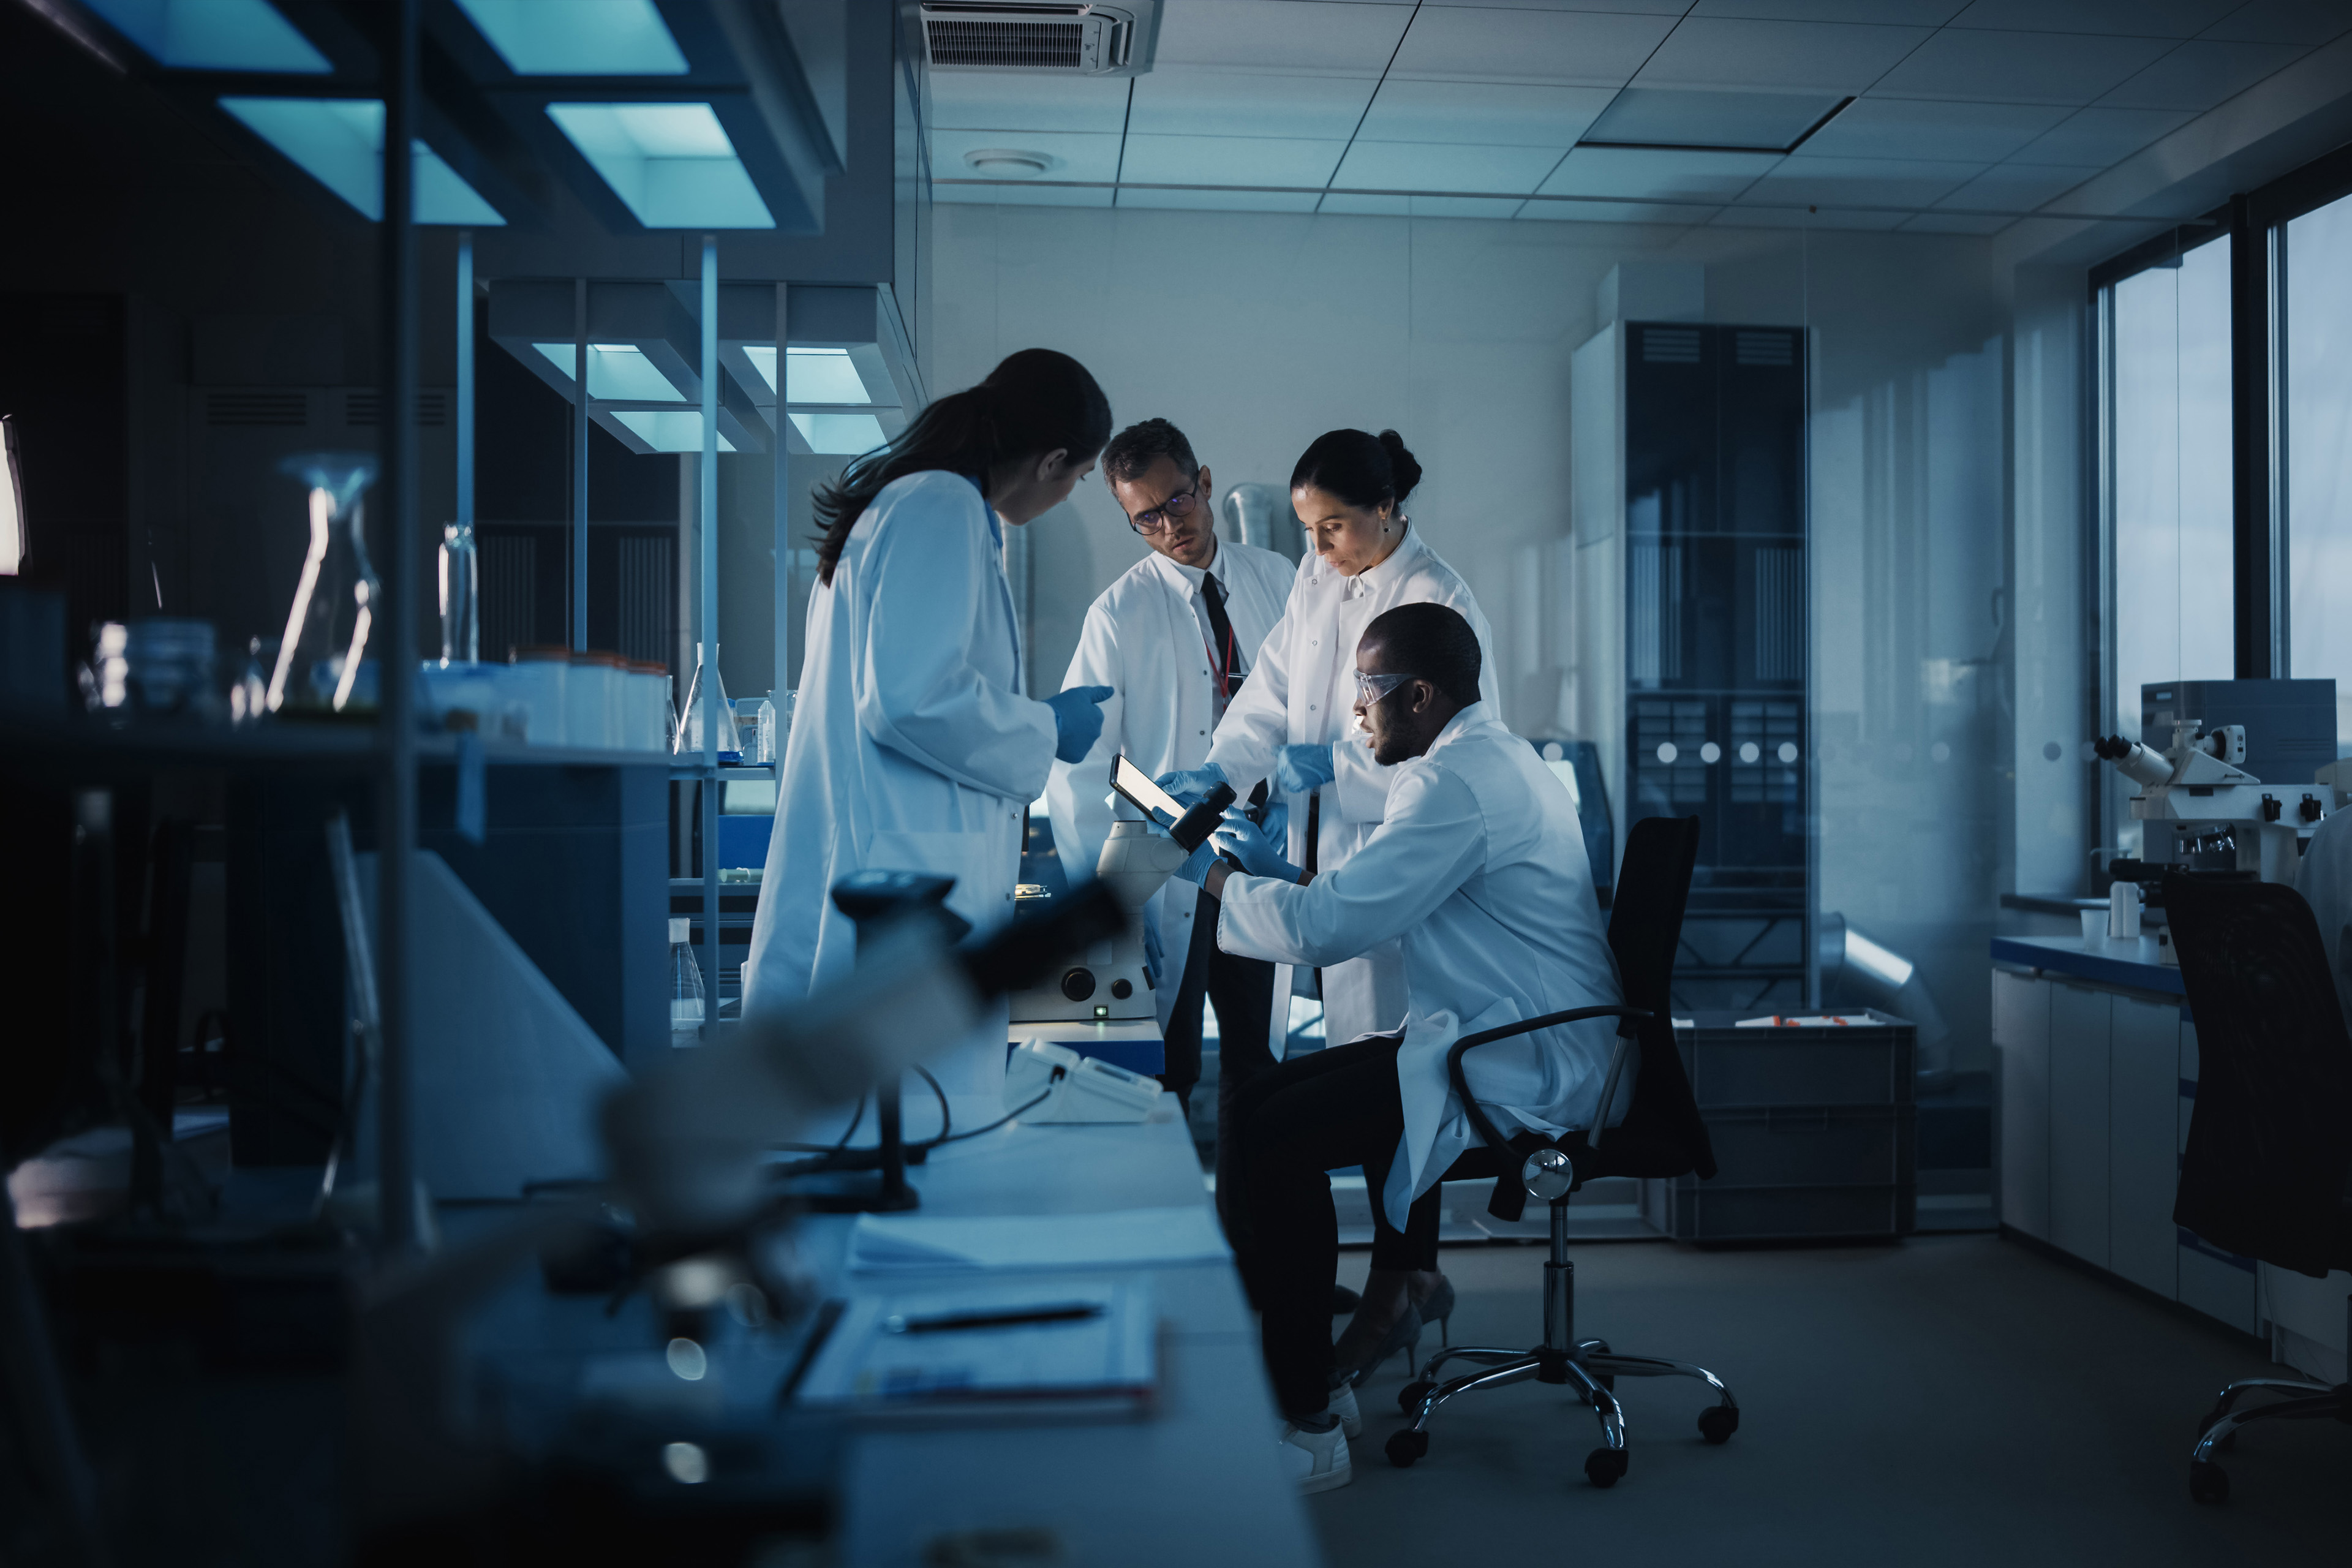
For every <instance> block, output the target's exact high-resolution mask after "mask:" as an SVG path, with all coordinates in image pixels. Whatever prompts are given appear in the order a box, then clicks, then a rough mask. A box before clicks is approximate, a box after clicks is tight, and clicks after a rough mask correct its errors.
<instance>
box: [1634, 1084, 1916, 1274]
mask: <svg viewBox="0 0 2352 1568" xmlns="http://www.w3.org/2000/svg"><path fill="white" fill-rule="evenodd" d="M1705 1114H1706V1126H1707V1132H1708V1135H1709V1137H1710V1138H1711V1139H1712V1140H1713V1142H1714V1144H1715V1161H1716V1165H1717V1173H1716V1176H1715V1179H1714V1180H1712V1181H1707V1182H1702V1181H1700V1180H1699V1179H1698V1178H1697V1177H1696V1176H1680V1177H1676V1178H1675V1179H1674V1180H1672V1181H1654V1182H1648V1183H1644V1184H1643V1187H1644V1191H1643V1209H1644V1215H1643V1217H1644V1218H1646V1219H1648V1220H1649V1221H1650V1222H1651V1223H1652V1224H1653V1225H1655V1226H1657V1227H1658V1228H1659V1229H1660V1230H1663V1231H1664V1232H1665V1233H1666V1234H1667V1235H1669V1236H1672V1237H1676V1238H1677V1239H1680V1240H1684V1241H1784V1240H1795V1239H1801V1238H1815V1239H1827V1238H1832V1237H1836V1238H1867V1237H1883V1238H1892V1237H1898V1236H1907V1235H1909V1234H1910V1233H1911V1230H1912V1226H1913V1223H1914V1220H1915V1217H1916V1212H1917V1192H1918V1186H1917V1180H1918V1176H1917V1167H1918V1114H1919V1113H1918V1108H1917V1107H1916V1106H1914V1105H1909V1104H1903V1105H1802V1106H1800V1105H1764V1106H1734V1107H1716V1108H1712V1109H1710V1110H1707V1111H1706V1113H1705Z"/></svg>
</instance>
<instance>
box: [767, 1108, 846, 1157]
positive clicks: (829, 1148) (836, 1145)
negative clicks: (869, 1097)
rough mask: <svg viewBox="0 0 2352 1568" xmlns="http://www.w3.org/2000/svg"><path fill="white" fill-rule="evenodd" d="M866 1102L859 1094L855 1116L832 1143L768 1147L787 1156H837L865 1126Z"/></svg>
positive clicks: (771, 1145) (782, 1144)
mask: <svg viewBox="0 0 2352 1568" xmlns="http://www.w3.org/2000/svg"><path fill="white" fill-rule="evenodd" d="M865 1121H866V1096H865V1095H862V1094H861V1095H859V1096H858V1097H857V1114H856V1115H855V1116H852V1117H851V1118H850V1119H849V1126H848V1127H847V1128H846V1129H845V1131H843V1132H842V1134H841V1137H840V1138H839V1139H838V1140H836V1141H835V1142H831V1143H771V1144H769V1145H768V1147H769V1148H771V1149H777V1150H782V1152H785V1153H787V1154H838V1153H840V1152H842V1151H843V1150H844V1149H846V1148H848V1147H849V1141H850V1140H851V1139H852V1138H855V1137H856V1136H857V1130H858V1128H859V1127H861V1126H863V1125H864V1124H865Z"/></svg>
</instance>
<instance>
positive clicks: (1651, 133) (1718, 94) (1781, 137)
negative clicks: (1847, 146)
mask: <svg viewBox="0 0 2352 1568" xmlns="http://www.w3.org/2000/svg"><path fill="white" fill-rule="evenodd" d="M1838 102H1839V100H1838V98H1837V97H1836V95H1834V94H1831V93H1821V92H1722V91H1706V90H1703V89H1695V88H1693V89H1685V88H1674V87H1629V88H1627V89H1625V90H1624V91H1622V92H1621V93H1619V94H1618V95H1617V99H1616V101H1615V102H1613V103H1612V104H1611V105H1610V106H1609V111H1608V112H1607V113H1605V114H1603V115H1601V118H1600V119H1598V120H1596V121H1593V122H1592V124H1591V128H1590V129H1588V130H1587V131H1586V132H1585V133H1584V139H1585V140H1586V141H1588V142H1633V143H1643V142H1647V143H1653V144H1656V143H1666V144H1671V145H1674V146H1679V147H1753V148H1757V149H1759V150H1764V151H1769V152H1774V153H1778V152H1780V150H1781V149H1782V148H1784V147H1787V146H1788V145H1789V144H1790V142H1795V141H1796V140H1797V139H1798V138H1799V137H1801V136H1802V135H1804V133H1805V132H1808V131H1810V130H1811V129H1812V128H1813V127H1814V126H1815V125H1817V124H1819V123H1821V121H1822V119H1823V118H1824V117H1825V116H1827V115H1828V114H1829V112H1830V111H1831V110H1833V109H1835V108H1836V107H1837V106H1838Z"/></svg>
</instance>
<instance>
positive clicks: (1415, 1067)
mask: <svg viewBox="0 0 2352 1568" xmlns="http://www.w3.org/2000/svg"><path fill="white" fill-rule="evenodd" d="M1492 713H1493V710H1492V708H1491V707H1490V706H1489V705H1488V704H1486V703H1484V702H1476V703H1473V704H1472V705H1471V706H1469V707H1467V708H1465V709H1464V710H1462V711H1461V712H1459V713H1457V714H1455V715H1454V718H1453V720H1452V721H1450V722H1449V723H1447V725H1446V726H1445V728H1444V730H1442V731H1439V732H1438V736H1437V739H1436V740H1435V741H1434V742H1432V743H1431V745H1430V748H1429V751H1428V752H1427V753H1426V754H1424V755H1423V756H1420V757H1415V758H1412V760H1410V761H1407V762H1403V763H1398V764H1397V765H1396V766H1395V767H1394V768H1392V769H1391V770H1390V784H1389V790H1388V815H1387V816H1386V818H1385V819H1384V820H1383V821H1381V823H1379V824H1378V825H1376V826H1374V828H1373V829H1372V831H1371V832H1370V835H1369V836H1368V837H1366V839H1365V841H1364V843H1363V845H1362V847H1360V848H1359V849H1357V851H1356V852H1355V853H1354V854H1353V855H1351V856H1349V858H1348V860H1347V863H1346V864H1345V865H1342V866H1340V867H1339V868H1337V869H1336V870H1333V871H1330V872H1328V873H1323V874H1320V875H1318V876H1317V877H1316V879H1314V880H1313V881H1312V882H1310V883H1308V884H1307V885H1306V886H1305V887H1297V886H1295V885H1293V884H1291V883H1289V882H1286V881H1282V880H1280V879H1275V878H1266V877H1244V876H1234V877H1230V878H1228V879H1226V881H1225V885H1224V895H1223V897H1224V907H1223V910H1222V911H1221V913H1220V915H1219V917H1218V924H1217V938H1218V941H1219V942H1221V943H1222V944H1223V947H1224V949H1225V951H1226V952H1242V953H1248V954H1250V955H1252V956H1254V957H1258V958H1270V959H1274V960H1276V961H1277V962H1281V963H1296V964H1310V963H1312V964H1322V965H1325V966H1326V969H1325V973H1326V974H1327V975H1328V973H1329V970H1328V965H1330V964H1331V963H1334V962H1335V961H1337V960H1339V959H1340V958H1343V957H1345V956H1347V955H1349V954H1350V953H1357V952H1363V951H1365V950H1366V949H1367V948H1370V947H1373V946H1375V945H1377V944H1380V943H1382V942H1398V943H1399V944H1400V946H1401V947H1402V953H1403V966H1404V976H1405V980H1406V983H1407V985H1408V987H1409V989H1410V994H1411V1005H1410V1007H1409V1009H1408V1011H1407V1014H1406V1016H1405V1018H1404V1020H1403V1024H1404V1030H1405V1037H1404V1046H1403V1048H1402V1050H1401V1051H1400V1052H1399V1053H1398V1055H1397V1088H1398V1090H1399V1092H1400V1093H1401V1095H1402V1099H1403V1101H1404V1136H1403V1138H1402V1140H1401V1141H1400V1142H1399V1144H1398V1150H1397V1159H1396V1161H1395V1163H1394V1164H1393V1165H1392V1166H1391V1170H1390V1173H1389V1184H1388V1187H1387V1189H1386V1190H1385V1191H1384V1192H1383V1193H1382V1194H1381V1201H1382V1203H1383V1205H1385V1206H1386V1208H1387V1210H1388V1215H1389V1219H1390V1222H1391V1224H1393V1225H1395V1226H1396V1227H1397V1228H1398V1229H1400V1230H1402V1229H1403V1228H1404V1221H1405V1209H1406V1208H1407V1207H1408V1206H1409V1205H1411V1204H1412V1200H1413V1199H1414V1198H1416V1197H1419V1196H1420V1195H1421V1194H1423V1193H1425V1192H1427V1191H1428V1190H1429V1189H1430V1188H1431V1187H1432V1186H1433V1185H1435V1184H1436V1183H1437V1181H1438V1179H1439V1178H1440V1177H1442V1176H1443V1175H1444V1173H1445V1169H1446V1167H1447V1166H1448V1165H1451V1164H1452V1163H1454V1159H1455V1157H1456V1156H1458V1155H1459V1154H1461V1153H1462V1152H1463V1151H1464V1150H1465V1149H1467V1148H1468V1147H1469V1146H1470V1145H1471V1143H1472V1142H1474V1141H1475V1137H1476V1134H1475V1132H1474V1131H1472V1130H1471V1128H1470V1123H1469V1119H1468V1117H1467V1116H1466V1115H1465V1114H1464V1112H1463V1110H1462V1106H1461V1103H1460V1102H1459V1101H1458V1100H1455V1099H1454V1094H1453V1092H1452V1089H1451V1088H1450V1086H1449V1085H1448V1083H1447V1080H1446V1076H1445V1053H1446V1051H1447V1049H1448V1048H1449V1047H1451V1046H1452V1045H1453V1043H1454V1040H1456V1039H1457V1038H1459V1037H1461V1036H1463V1035H1465V1034H1469V1033H1475V1032H1476V1031H1478V1030H1481V1029H1488V1028H1494V1027H1496V1026H1500V1025H1502V1024H1506V1023H1509V1022H1512V1021H1514V1020H1517V1019H1519V1018H1530V1017H1534V1016H1536V1015H1538V1014H1539V1013H1554V1012H1561V1011H1564V1010H1566V1009H1568V1008H1570V1007H1591V1006H1601V1005H1609V1004H1612V1003H1616V1002H1620V1001H1622V1000H1623V997H1624V992H1623V989H1622V986H1621V985H1620V984H1619V981H1618V976H1617V963H1616V959H1615V958H1614V956H1613V955H1612V953H1611V952H1610V951H1609V943H1608V940H1607V937H1606V936H1605V934H1604V933H1603V931H1602V928H1601V910H1600V906H1599V903H1598V902H1597V900H1595V898H1594V895H1593V891H1592V868H1591V862H1590V861H1588V860H1587V859H1586V858H1585V853H1584V835H1583V832H1582V831H1581V830H1580V828H1579V826H1577V817H1576V806H1575V805H1574V804H1573V803H1572V802H1571V801H1570V799H1569V796H1568V790H1567V788H1566V786H1564V785H1563V784H1561V783H1560V782H1559V779H1558V778H1556V777H1554V776H1553V774H1552V773H1551V771H1550V770H1549V768H1547V767H1546V766H1545V765H1544V763H1543V762H1542V761H1541V760H1540V759H1539V758H1538V757H1537V755H1536V752H1535V748H1534V747H1532V746H1530V745H1528V743H1527V742H1525V741H1523V740H1521V739H1520V738H1519V737H1518V736H1517V735H1514V734H1512V733H1511V732H1510V731H1508V730H1507V729H1505V728H1504V727H1503V726H1502V724H1501V723H1500V722H1498V721H1496V720H1495V719H1494V718H1493V717H1492ZM1327 984H1328V981H1327ZM1616 1038H1617V1023H1616V1020H1615V1019H1613V1018H1594V1019H1588V1020H1586V1021H1585V1022H1583V1023H1579V1024H1568V1025H1559V1026H1554V1027H1552V1028H1549V1029H1546V1030H1543V1031H1541V1032H1539V1033H1538V1034H1533V1035H1522V1036H1519V1037H1516V1038H1514V1039H1509V1040H1497V1041H1496V1042H1495V1043H1494V1044H1493V1045H1491V1046H1482V1047H1479V1048H1478V1049H1476V1050H1475V1051H1473V1052H1471V1053H1470V1055H1469V1056H1468V1057H1467V1058H1465V1059H1464V1062H1463V1068H1464V1071H1465V1075H1466V1076H1467V1078H1468V1079H1469V1083H1470V1089H1471V1092H1472V1093H1473V1094H1475V1095H1476V1096H1477V1098H1478V1100H1479V1103H1480V1104H1482V1105H1485V1106H1487V1107H1488V1108H1489V1109H1490V1112H1491V1114H1492V1115H1493V1117H1494V1120H1495V1121H1496V1124H1497V1125H1498V1126H1500V1127H1501V1128H1502V1129H1503V1130H1504V1131H1511V1130H1512V1129H1514V1128H1520V1127H1525V1128H1528V1129H1532V1130H1534V1131H1539V1132H1543V1133H1546V1134H1552V1133H1558V1132H1560V1131H1565V1130H1567V1129H1569V1128H1574V1127H1588V1126H1590V1125H1591V1121H1592V1113H1593V1111H1594V1110H1595V1109H1597V1108H1598V1107H1599V1105H1600V1103H1601V1084H1602V1081H1603V1080H1604V1079H1606V1078H1607V1076H1608V1071H1609V1059H1610V1057H1611V1055H1612V1051H1613V1049H1614V1047H1615V1043H1616ZM1632 1104H1633V1083H1632V1075H1631V1073H1628V1074H1627V1075H1626V1077H1625V1078H1624V1079H1622V1080H1621V1081H1620V1083H1619V1085H1618V1089H1617V1096H1616V1099H1615V1100H1614V1101H1613V1103H1612V1106H1611V1113H1610V1123H1611V1125H1612V1126H1613V1125H1615V1124H1616V1123H1617V1122H1619V1121H1623V1120H1624V1114H1625V1111H1626V1110H1627V1108H1628V1107H1630V1106H1631V1105H1632Z"/></svg>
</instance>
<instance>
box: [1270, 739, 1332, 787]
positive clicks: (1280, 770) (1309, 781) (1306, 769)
mask: <svg viewBox="0 0 2352 1568" xmlns="http://www.w3.org/2000/svg"><path fill="white" fill-rule="evenodd" d="M1338 777H1339V770H1338V769H1337V768H1336V767H1334V766H1333V765H1332V762H1331V748H1330V747H1328V746H1285V747H1283V748H1282V750H1281V751H1280V752H1277V753H1276V756H1275V759H1274V782H1275V784H1276V787H1277V788H1279V789H1280V790H1281V791H1282V793H1283V794H1285V795H1305V794H1307V792H1308V791H1309V790H1316V789H1320V788H1322V787H1323V786H1324V785H1325V784H1329V783H1330V782H1331V781H1332V780H1333V779H1336V778H1338Z"/></svg>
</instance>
